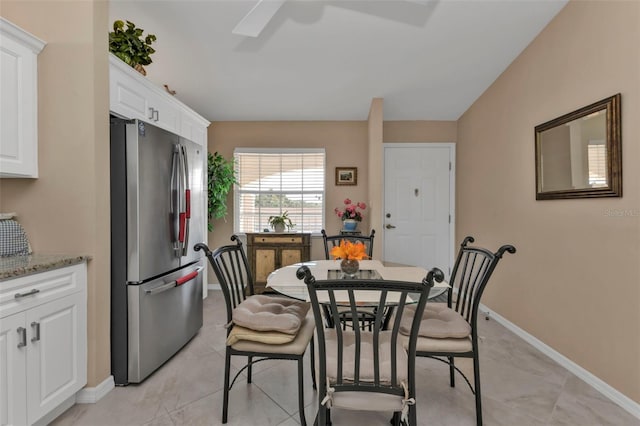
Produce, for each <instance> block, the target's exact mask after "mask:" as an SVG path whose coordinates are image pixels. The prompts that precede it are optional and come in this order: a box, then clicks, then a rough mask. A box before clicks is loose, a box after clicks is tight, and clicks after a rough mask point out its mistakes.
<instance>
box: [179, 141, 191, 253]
mask: <svg viewBox="0 0 640 426" xmlns="http://www.w3.org/2000/svg"><path fill="white" fill-rule="evenodd" d="M181 151H182V164H183V166H184V167H183V169H182V172H183V183H184V222H185V223H184V242H183V245H182V256H186V255H187V250H188V249H189V222H190V220H189V219H190V218H191V188H190V186H189V158H188V156H187V149H186V147H185V146H184V145H182V146H181Z"/></svg>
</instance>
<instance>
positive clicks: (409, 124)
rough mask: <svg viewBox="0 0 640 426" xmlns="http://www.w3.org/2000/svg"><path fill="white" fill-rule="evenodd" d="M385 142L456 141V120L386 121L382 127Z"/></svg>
mask: <svg viewBox="0 0 640 426" xmlns="http://www.w3.org/2000/svg"><path fill="white" fill-rule="evenodd" d="M382 133H383V140H384V142H385V143H392V142H455V141H457V140H458V123H457V122H456V121H426V120H422V121H420V120H413V121H385V122H384V128H383V129H382Z"/></svg>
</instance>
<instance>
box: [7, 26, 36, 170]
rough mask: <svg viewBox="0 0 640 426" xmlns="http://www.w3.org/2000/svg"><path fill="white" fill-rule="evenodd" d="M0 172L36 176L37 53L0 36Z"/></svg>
mask: <svg viewBox="0 0 640 426" xmlns="http://www.w3.org/2000/svg"><path fill="white" fill-rule="evenodd" d="M0 41H1V45H0V67H1V72H0V92H2V97H0V102H1V107H0V112H1V113H0V174H1V175H2V176H3V177H33V178H35V177H38V145H37V144H38V138H37V129H38V113H37V110H38V101H37V88H36V87H37V86H36V84H37V74H36V73H37V59H38V58H37V56H36V55H35V54H34V53H33V51H32V50H31V49H30V48H29V47H27V46H23V45H22V44H20V43H18V42H16V41H14V40H13V39H12V38H10V37H4V36H3V37H0Z"/></svg>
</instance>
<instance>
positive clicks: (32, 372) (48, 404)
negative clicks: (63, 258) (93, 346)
mask: <svg viewBox="0 0 640 426" xmlns="http://www.w3.org/2000/svg"><path fill="white" fill-rule="evenodd" d="M79 266H80V265H76V266H74V267H69V268H64V269H70V268H77V267H79ZM81 267H82V268H83V269H82V270H78V271H77V272H78V273H77V274H76V273H75V272H76V271H75V270H74V269H71V270H70V272H69V273H68V274H62V275H61V274H59V273H58V274H55V275H52V276H51V279H47V277H46V276H45V277H44V279H43V277H42V276H43V275H45V274H47V272H45V273H42V274H35V275H33V276H32V277H33V278H34V280H37V284H35V285H34V286H33V287H30V286H29V285H26V286H25V285H24V283H23V285H21V286H20V289H19V291H17V292H16V293H15V294H25V293H29V292H33V291H34V290H39V291H38V292H36V293H33V296H23V297H21V298H20V299H22V298H24V299H25V302H26V303H27V304H29V305H30V306H31V307H29V308H28V309H25V310H24V311H21V312H18V313H13V314H12V315H8V316H6V317H3V318H0V424H1V425H26V424H29V425H31V424H33V423H35V422H37V421H38V420H40V419H42V418H43V417H44V416H45V415H47V414H48V413H50V412H51V411H53V410H54V409H55V408H56V407H58V406H59V405H60V404H62V403H63V402H65V401H66V400H68V399H69V398H70V397H73V396H74V394H75V393H76V392H77V391H78V390H80V389H81V388H82V387H83V386H84V385H85V384H86V381H87V349H86V348H87V325H86V323H87V321H86V317H87V308H86V306H87V296H86V294H87V293H86V269H85V268H86V266H85V265H84V264H82V265H81ZM56 271H61V270H56ZM56 271H51V272H56ZM66 279H70V280H77V281H78V282H79V281H81V280H84V281H83V282H81V283H80V284H82V285H80V286H77V287H76V288H77V289H78V290H79V291H75V292H73V293H71V294H67V295H65V296H62V297H55V296H54V295H48V296H47V297H45V298H43V299H40V300H37V299H36V300H28V299H29V298H30V297H32V298H34V299H35V297H37V295H38V293H40V292H44V291H45V290H46V289H51V288H52V287H54V288H64V286H60V285H59V284H60V282H61V281H64V280H66ZM8 283H11V281H8ZM24 290H26V291H24ZM54 293H55V292H54ZM61 293H63V294H64V293H65V292H64V291H62V292H61ZM2 294H6V292H5V291H4V289H3V290H2V291H1V292H0V298H1V297H2ZM14 297H15V296H14Z"/></svg>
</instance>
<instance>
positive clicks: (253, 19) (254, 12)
mask: <svg viewBox="0 0 640 426" xmlns="http://www.w3.org/2000/svg"><path fill="white" fill-rule="evenodd" d="M285 1H287V0H258V2H257V3H256V4H255V6H253V8H252V9H251V10H250V11H249V13H247V14H246V15H245V17H244V18H242V20H241V21H240V22H239V23H238V25H236V26H235V28H234V29H233V30H232V31H231V32H232V33H233V34H237V35H242V36H246V37H258V36H259V35H260V33H261V32H262V30H263V29H264V28H265V27H266V26H267V24H268V23H269V21H271V18H273V16H274V15H275V14H276V13H277V12H278V10H279V9H280V7H282V5H283V4H284V2H285ZM406 1H408V2H411V3H418V4H421V5H423V6H424V5H426V4H427V3H429V1H430V0H406ZM431 1H432V0H431Z"/></svg>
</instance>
